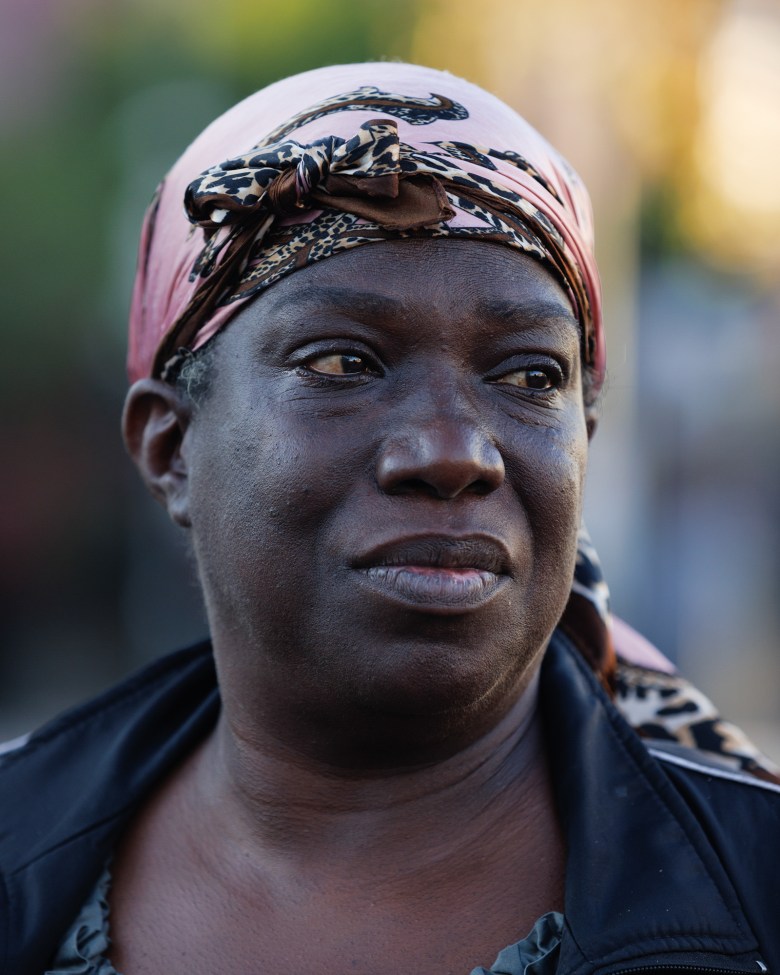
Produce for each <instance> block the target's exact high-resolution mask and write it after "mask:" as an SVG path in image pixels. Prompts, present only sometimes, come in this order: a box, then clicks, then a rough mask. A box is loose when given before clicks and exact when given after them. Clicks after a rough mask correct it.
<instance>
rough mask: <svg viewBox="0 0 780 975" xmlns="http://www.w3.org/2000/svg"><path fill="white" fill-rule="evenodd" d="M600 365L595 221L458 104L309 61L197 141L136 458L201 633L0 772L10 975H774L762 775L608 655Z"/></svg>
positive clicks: (571, 180) (562, 185)
mask: <svg viewBox="0 0 780 975" xmlns="http://www.w3.org/2000/svg"><path fill="white" fill-rule="evenodd" d="M182 200H183V201H184V204H185V208H186V209H185V210H182V207H181V204H182ZM369 244H370V245H371V246H364V245H369ZM292 272H295V273H292ZM604 363H605V359H604V343H603V332H602V325H601V312H600V298H599V286H598V278H597V273H596V268H595V262H594V258H593V250H592V234H591V227H590V217H589V204H588V200H587V196H586V194H585V191H584V189H583V187H582V186H581V184H580V183H579V181H578V179H577V177H576V176H575V174H574V173H573V172H572V171H571V169H570V168H569V167H568V166H567V165H566V164H565V163H564V161H563V160H562V159H561V158H560V156H558V154H557V153H556V152H555V151H554V150H553V149H552V148H551V147H550V146H548V145H547V144H546V143H545V142H544V140H542V139H541V137H540V136H539V135H538V134H537V133H535V132H534V131H533V130H532V129H530V127H529V126H528V125H527V124H526V123H525V122H523V120H522V119H520V118H518V117H517V116H516V115H515V114H514V113H513V112H511V110H509V109H508V108H507V107H506V106H504V105H503V104H502V103H500V102H498V101H497V100H496V99H494V98H492V97H491V96H489V95H487V94H486V93H485V92H482V91H481V90H480V89H477V88H475V87H474V86H472V85H469V84H468V83H466V82H463V81H460V80H458V79H455V78H452V77H450V76H449V75H446V74H441V73H439V72H434V71H430V70H428V69H423V68H415V67H412V66H408V65H399V64H377V65H351V66H346V67H341V68H329V69H324V70H321V71H316V72H310V73H308V74H304V75H300V76H297V77H295V78H291V79H288V80H287V81H284V82H281V83H280V84H278V85H274V86H271V87H270V88H268V89H266V90H265V91H262V92H259V93H258V94H257V95H255V96H252V97H251V98H250V99H248V100H247V101H246V102H243V103H241V104H240V105H238V106H236V108H234V109H233V110H232V111H231V112H228V113H227V114H226V115H225V116H223V117H222V118H221V119H219V120H217V122H215V123H214V124H213V125H212V126H211V127H210V128H209V129H207V130H206V132H204V133H203V135H202V136H201V137H200V138H199V139H198V140H197V141H196V142H195V143H194V144H193V145H192V146H191V147H190V148H189V149H188V150H187V152H186V153H185V154H184V156H183V157H182V159H181V160H180V161H179V162H178V163H177V164H176V166H175V167H174V169H173V170H172V172H171V173H170V174H169V175H168V177H167V178H166V180H165V182H164V183H163V184H162V186H161V188H160V190H159V191H158V194H157V198H156V200H155V203H154V204H153V206H152V209H151V210H150V213H149V215H148V218H147V222H146V225H145V228H144V237H143V240H142V247H141V259H140V262H139V274H138V280H137V285H136V290H135V296H134V304H133V311H132V319H131V336H130V360H129V364H130V374H131V377H132V379H133V380H134V384H133V386H132V387H131V389H130V391H129V393H128V398H127V403H126V409H125V416H124V431H125V438H126V441H127V444H128V448H129V451H130V453H131V455H132V457H133V459H134V460H135V462H136V464H137V466H138V468H139V471H140V472H141V475H142V477H143V478H144V480H145V482H146V484H147V486H148V487H149V489H150V491H151V492H152V494H153V495H154V496H155V497H156V498H157V499H158V500H159V501H160V502H161V503H162V504H164V505H165V507H166V509H167V511H168V513H169V514H170V516H171V518H172V519H173V520H174V521H175V522H176V523H177V524H179V525H181V526H182V527H183V529H184V530H185V531H186V532H187V533H188V534H189V536H190V538H191V541H192V545H193V550H194V553H195V558H196V561H197V565H198V571H199V576H200V581H201V585H202V587H203V592H204V597H205V602H206V606H207V612H208V618H209V625H210V632H211V641H210V643H209V644H204V645H202V646H199V647H195V648H192V649H190V650H187V651H183V652H180V653H179V654H175V655H173V656H172V657H169V658H166V659H165V660H163V661H161V662H159V663H157V664H156V665H154V666H152V667H151V668H149V669H147V670H146V671H144V672H143V673H141V674H140V675H136V677H134V678H131V679H130V681H128V682H126V683H125V684H124V685H122V686H121V687H119V688H116V689H114V690H113V691H111V692H109V693H108V694H107V695H105V696H103V697H102V698H100V699H98V700H97V701H95V702H92V703H91V704H88V705H86V706H85V707H84V708H82V709H79V710H77V711H76V712H73V713H71V714H69V715H66V716H65V717H64V718H61V719H59V721H58V722H55V723H54V724H53V725H51V726H49V727H48V728H46V729H44V730H43V731H42V732H40V733H39V734H38V735H36V736H34V737H33V738H32V739H31V741H30V742H29V743H28V744H27V745H26V746H25V747H24V748H21V749H17V750H16V751H14V752H12V753H10V754H9V755H8V756H6V759H5V762H4V767H3V775H4V786H5V794H6V795H9V796H14V797H15V796H16V795H18V794H19V792H20V791H21V790H26V793H25V802H24V803H23V804H22V805H23V809H20V807H19V803H18V800H17V801H16V802H12V803H9V805H10V806H11V809H10V811H9V812H8V815H7V821H8V822H9V827H8V829H7V835H8V836H11V835H13V839H5V838H4V839H3V845H2V846H0V854H2V861H1V862H2V867H3V884H4V886H3V891H4V897H5V903H4V904H3V916H4V917H5V918H6V931H5V933H4V935H3V937H4V950H5V958H6V962H5V968H4V969H2V970H3V971H6V972H14V973H15V975H16V973H19V975H21V973H27V972H30V973H33V972H36V973H37V972H40V971H42V970H47V971H52V972H56V973H64V972H77V971H78V972H101V973H103V975H107V973H112V972H116V971H118V972H122V973H124V975H136V973H151V972H165V973H166V975H175V973H178V972H187V973H197V972H201V971H202V972H215V971H231V972H232V971H235V972H239V971H241V972H248V971H260V970H261V971H271V970H278V969H282V970H309V971H313V972H322V973H330V972H336V971H339V972H341V971H343V970H344V969H345V968H347V969H348V970H355V971H361V972H364V971H372V972H374V973H377V975H384V973H388V975H389V973H396V972H399V971H402V970H405V969H408V968H410V967H412V966H416V967H422V968H424V969H426V970H431V971H440V972H458V971H469V970H470V969H473V968H474V967H475V966H487V965H490V964H491V962H492V960H493V958H494V957H495V956H496V952H500V953H499V954H498V957H497V958H496V961H495V962H494V963H493V967H492V969H491V970H492V971H495V972H506V973H513V975H514V973H521V972H524V971H525V970H526V968H527V966H529V965H531V964H533V965H534V971H535V972H537V971H538V972H541V973H545V975H546V973H552V972H556V971H557V972H560V973H579V972H583V973H584V972H589V971H594V970H599V971H627V970H640V969H646V968H648V967H651V966H652V967H654V968H667V969H680V968H695V969H699V970H701V969H708V970H712V969H717V970H725V971H744V972H756V971H766V970H771V968H772V966H773V965H780V935H779V934H778V932H777V931H776V930H775V929H776V924H775V916H776V912H775V911H774V908H773V905H772V894H773V893H774V878H775V877H776V876H777V868H778V842H777V840H776V838H775V832H774V831H772V826H773V825H776V824H777V821H778V814H779V812H780V786H779V785H778V784H777V780H776V779H775V778H774V776H773V773H772V771H771V770H769V769H767V768H766V767H764V766H763V765H762V764H761V762H760V760H759V756H757V755H756V753H755V752H754V751H753V750H751V747H750V746H749V744H748V743H746V742H745V741H744V740H742V739H741V738H740V736H739V734H738V732H736V731H732V730H731V729H727V728H726V727H725V726H723V725H722V724H721V723H719V721H718V719H717V716H716V715H714V714H712V713H709V712H708V711H707V706H708V705H707V703H706V702H704V703H702V700H701V699H700V698H697V696H696V694H695V692H693V691H692V690H691V689H689V688H688V686H687V685H686V684H685V683H684V682H683V681H681V680H680V679H679V678H677V677H676V676H674V675H672V674H670V673H669V668H668V666H666V665H665V663H664V662H663V658H660V657H659V656H658V655H657V654H654V653H653V652H652V651H648V650H647V649H643V648H642V647H641V646H640V643H639V641H638V639H635V638H634V637H633V636H631V634H630V632H629V633H628V636H627V638H626V633H627V632H628V631H625V630H622V631H620V635H621V641H619V646H618V650H619V651H621V659H620V660H618V658H617V657H616V655H615V652H614V649H613V646H612V641H611V638H610V631H609V628H608V625H607V619H606V611H605V590H604V587H603V583H602V582H601V580H600V578H599V576H598V570H597V563H596V561H595V557H594V556H593V553H592V551H591V550H590V548H589V545H588V543H587V539H586V538H585V537H584V535H583V534H581V533H580V531H579V526H580V519H581V511H582V490H583V482H584V477H585V468H586V459H587V444H588V440H589V437H590V435H591V434H592V432H593V429H594V427H595V422H596V409H595V402H596V397H597V395H598V390H599V388H600V385H601V383H602V381H603V376H604ZM572 580H574V582H572ZM212 650H213V658H212ZM217 687H218V688H219V689H218V690H217ZM617 705H619V706H620V710H619V708H618V706H617ZM621 711H622V714H621ZM681 715H682V716H684V717H683V720H682V721H681V719H680V716H681ZM626 718H628V721H627V720H626ZM629 722H630V723H631V724H633V725H634V726H635V727H636V728H638V729H639V730H640V731H642V732H643V733H644V734H645V736H646V737H649V738H653V739H655V741H653V743H652V745H650V744H649V743H648V742H646V741H642V740H641V739H640V737H639V736H638V735H637V734H636V733H635V731H634V730H632V728H631V727H630V724H629ZM697 745H698V746H699V748H698V749H697V748H696V747H695V746H697ZM748 823H749V827H748V828H746V827H747V824H748ZM755 834H757V835H760V836H761V840H762V845H761V848H760V849H758V848H757V844H756V842H755V839H754V835H755ZM96 883H97V887H95V884H96ZM90 891H92V892H91V893H90ZM109 906H110V916H109ZM505 945H506V946H508V947H506V948H504V946H505ZM501 949H503V950H501ZM477 970H478V971H484V970H485V969H483V968H478V969H477Z"/></svg>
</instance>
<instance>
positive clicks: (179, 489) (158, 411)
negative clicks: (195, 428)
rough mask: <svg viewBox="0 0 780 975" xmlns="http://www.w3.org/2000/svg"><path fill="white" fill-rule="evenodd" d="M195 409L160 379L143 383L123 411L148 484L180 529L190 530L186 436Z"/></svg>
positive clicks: (133, 451)
mask: <svg viewBox="0 0 780 975" xmlns="http://www.w3.org/2000/svg"><path fill="white" fill-rule="evenodd" d="M191 419H192V408H191V406H190V405H189V404H188V403H186V402H185V401H184V400H183V399H182V398H181V396H180V395H179V394H178V393H177V391H176V390H175V389H174V388H173V386H170V385H169V384H168V383H164V382H163V381H162V380H160V379H140V380H139V381H138V382H136V383H134V384H133V385H132V386H131V387H130V389H129V390H128V393H127V397H126V399H125V408H124V411H123V413H122V434H123V436H124V440H125V446H126V447H127V451H128V453H129V454H130V456H131V457H132V458H133V460H134V461H135V466H136V467H137V468H138V470H139V471H140V473H141V477H142V478H143V481H144V484H146V486H147V488H148V489H149V491H150V492H151V494H152V496H153V497H154V498H156V499H157V500H158V501H159V502H160V504H162V505H163V506H164V507H165V508H166V509H167V511H168V514H169V515H170V516H171V518H172V519H173V521H175V522H176V524H177V525H181V526H182V527H185V528H188V527H189V526H190V516H189V495H188V477H187V461H186V449H185V448H186V442H185V440H186V435H187V431H188V430H189V426H190V421H191Z"/></svg>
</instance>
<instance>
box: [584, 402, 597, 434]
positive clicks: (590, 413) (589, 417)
mask: <svg viewBox="0 0 780 975" xmlns="http://www.w3.org/2000/svg"><path fill="white" fill-rule="evenodd" d="M598 422H599V411H598V408H597V406H596V405H595V404H594V405H592V406H586V407H585V429H586V430H587V431H588V443H590V441H591V440H592V439H593V434H594V433H595V432H596V427H597V426H598Z"/></svg>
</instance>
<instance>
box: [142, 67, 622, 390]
mask: <svg viewBox="0 0 780 975" xmlns="http://www.w3.org/2000/svg"><path fill="white" fill-rule="evenodd" d="M369 82H370V83H369ZM404 236H409V237H417V236H427V237H430V236H454V237H464V236H465V237H470V238H474V239H484V240H490V241H497V242H500V243H503V244H507V245H508V246H512V247H515V248H517V249H519V250H522V251H524V252H526V253H529V254H532V255H533V256H535V257H536V258H538V259H539V260H541V261H543V262H544V263H545V264H546V265H547V266H549V267H550V269H551V270H552V271H553V273H555V274H556V276H557V277H558V279H559V281H560V282H561V283H562V285H563V286H564V288H565V289H566V290H567V292H568V294H569V297H570V300H571V302H572V306H573V308H574V310H575V313H576V314H577V317H578V319H579V321H580V324H581V326H582V331H583V355H584V360H585V361H586V362H587V363H588V364H589V365H590V366H591V367H592V369H593V370H594V373H595V376H596V382H597V384H600V383H601V381H602V379H603V375H604V366H605V351H604V338H603V330H602V324H601V299H600V287H599V280H598V273H597V270H596V264H595V258H594V254H593V228H592V219H591V210H590V201H589V199H588V195H587V192H586V190H585V188H584V186H583V184H582V182H581V181H580V179H579V178H578V177H577V175H576V173H574V171H573V170H572V169H571V167H570V166H569V165H568V164H567V163H566V162H565V160H564V159H563V158H562V157H561V156H560V155H559V154H558V153H557V152H556V151H555V150H554V149H553V148H552V147H551V146H550V145H549V144H548V143H547V142H546V141H545V140H544V139H543V138H542V137H541V136H540V135H539V134H538V133H537V132H536V131H535V130H534V129H533V128H531V126H530V125H529V124H528V123H527V122H525V121H524V120H523V119H522V118H520V116H519V115H517V114H516V113H515V112H514V111H512V109H510V108H509V107H508V106H507V105H505V104H504V103H503V102H501V101H499V100H498V99H497V98H495V97H494V96H492V95H490V94H488V93H487V92H485V91H483V90H482V89H481V88H478V87H476V86H475V85H472V84H470V83H469V82H467V81H463V80H461V79H459V78H455V77H453V76H451V75H449V74H447V73H444V72H440V71H434V70H433V69H430V68H422V67H417V66H415V65H407V64H396V63H377V64H369V65H366V64H351V65H343V66H338V67H330V68H321V69H318V70H316V71H309V72H306V73H304V74H300V75H296V76H294V77H292V78H287V79H285V80H284V81H280V82H278V83H277V84H274V85H270V86H269V87H268V88H264V89H263V90H262V91H259V92H257V93H255V94H254V95H251V96H250V97H249V98H247V99H245V100H244V101H243V102H240V103H239V104H238V105H236V106H235V107H234V108H232V109H230V111H228V112H226V113H225V114H224V115H222V116H221V117H220V118H218V119H217V120H216V121H215V122H213V123H212V124H211V125H210V126H209V127H208V128H207V129H206V130H205V131H204V132H203V133H202V134H201V135H200V136H199V137H198V138H197V139H196V140H195V142H193V143H192V145H191V146H190V147H189V148H188V149H187V150H186V152H185V153H184V155H183V156H182V157H181V158H180V159H179V161H178V162H177V163H176V164H175V165H174V167H173V169H172V170H171V171H170V173H169V174H168V175H167V177H166V178H165V180H164V182H163V183H162V184H161V186H160V188H159V189H158V193H157V195H156V198H155V200H154V202H153V204H152V206H151V207H150V209H149V212H148V213H147V217H146V221H145V224H144V229H143V235H142V239H141V249H140V255H139V265H138V273H137V277H136V281H135V287H134V292H133V302H132V308H131V313H130V345H129V354H128V371H129V374H130V378H131V380H135V379H139V378H141V377H144V376H149V375H163V376H164V375H165V374H166V370H167V368H169V367H170V365H171V364H172V363H174V362H175V361H176V359H177V356H180V355H181V350H186V349H196V348H199V347H200V346H202V345H203V344H204V343H206V342H207V341H208V340H209V339H210V338H211V337H212V336H213V335H215V334H216V333H217V332H218V331H219V330H220V329H221V328H222V327H223V326H224V325H225V324H226V322H228V321H229V319H230V318H232V317H233V315H235V314H236V312H237V311H238V310H239V309H240V308H241V307H242V306H243V304H244V303H245V302H247V301H249V300H250V299H251V298H252V297H253V296H254V295H256V294H257V293H258V292H259V291H261V290H262V289H263V288H265V287H268V286H270V285H271V284H273V283H274V281H276V280H278V279H279V278H280V277H282V276H283V275H284V274H288V273H290V272H291V271H294V270H296V269H298V268H300V267H304V266H306V265H307V264H309V263H312V262H313V261H317V260H321V259H323V258H325V257H327V256H329V255H331V254H334V253H338V252H339V251H342V250H344V249H347V248H349V247H354V246H358V245H361V244H365V243H370V242H372V241H376V240H386V239H389V238H398V237H404Z"/></svg>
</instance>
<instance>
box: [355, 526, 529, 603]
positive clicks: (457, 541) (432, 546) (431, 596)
mask: <svg viewBox="0 0 780 975" xmlns="http://www.w3.org/2000/svg"><path fill="white" fill-rule="evenodd" d="M509 561H510V560H509V554H508V552H507V550H506V548H505V546H504V545H503V544H502V543H501V542H499V541H497V540H496V539H493V538H491V537H488V536H483V535H469V536H449V535H426V536H420V537H416V538H409V539H398V540H395V541H392V542H388V543H385V544H382V545H379V546H377V547H376V548H374V549H372V550H371V551H369V552H367V553H366V554H365V555H362V556H360V557H359V558H358V559H356V560H355V561H354V562H353V566H352V567H353V568H354V569H357V570H358V571H359V572H360V574H361V576H362V577H363V579H364V580H365V582H366V583H367V584H368V585H369V586H370V587H371V588H372V589H373V590H375V591H376V592H378V593H381V594H382V595H385V596H388V597H390V598H391V599H394V600H398V601H401V602H403V603H406V604H413V605H417V606H418V607H419V608H421V609H425V610H428V611H432V612H443V613H447V612H453V611H455V612H464V611H468V610H469V609H476V608H478V607H479V606H482V605H484V604H485V603H486V602H488V601H489V600H490V599H492V598H493V596H494V595H496V593H497V592H498V591H499V590H500V589H501V588H503V586H504V585H505V584H506V583H507V582H508V581H509V574H508V570H509Z"/></svg>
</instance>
